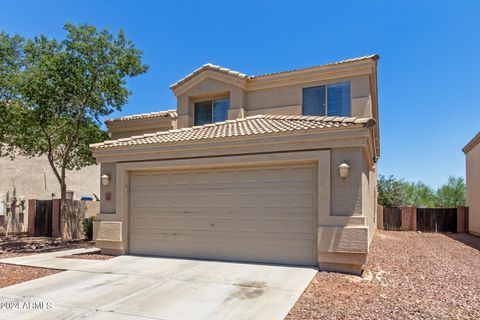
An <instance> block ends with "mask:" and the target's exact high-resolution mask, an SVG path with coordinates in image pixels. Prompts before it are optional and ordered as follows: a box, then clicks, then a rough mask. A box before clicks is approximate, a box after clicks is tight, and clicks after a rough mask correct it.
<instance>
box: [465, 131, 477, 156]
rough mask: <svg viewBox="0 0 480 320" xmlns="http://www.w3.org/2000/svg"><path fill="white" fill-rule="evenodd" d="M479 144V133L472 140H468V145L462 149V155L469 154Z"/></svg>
mask: <svg viewBox="0 0 480 320" xmlns="http://www.w3.org/2000/svg"><path fill="white" fill-rule="evenodd" d="M479 143H480V132H479V133H477V134H476V135H475V137H473V139H472V140H470V142H469V143H467V145H466V146H465V147H463V149H462V151H463V153H464V154H467V153H469V152H470V151H471V150H472V149H473V148H475V147H476V146H477V145H478V144H479Z"/></svg>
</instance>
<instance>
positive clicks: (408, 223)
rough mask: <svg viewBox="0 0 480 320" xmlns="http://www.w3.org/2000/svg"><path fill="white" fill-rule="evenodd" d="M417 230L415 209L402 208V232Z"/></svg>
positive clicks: (410, 207)
mask: <svg viewBox="0 0 480 320" xmlns="http://www.w3.org/2000/svg"><path fill="white" fill-rule="evenodd" d="M416 230H417V208H416V207H413V206H409V207H402V231H416Z"/></svg>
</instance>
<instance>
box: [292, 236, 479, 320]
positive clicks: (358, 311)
mask: <svg viewBox="0 0 480 320" xmlns="http://www.w3.org/2000/svg"><path fill="white" fill-rule="evenodd" d="M479 250H480V238H477V237H474V236H471V235H468V234H450V235H444V234H429V233H417V232H397V231H380V230H379V231H377V233H376V235H375V238H374V240H373V243H372V246H371V252H370V254H369V257H368V260H367V264H366V270H365V272H364V275H363V277H362V278H361V277H356V276H350V275H344V274H339V273H333V272H319V273H318V274H317V276H316V277H315V279H314V280H313V281H312V283H311V284H310V286H309V287H308V288H307V290H306V291H305V293H304V294H303V295H302V296H301V297H300V299H299V300H298V301H297V303H296V305H295V306H294V307H293V308H292V310H291V311H290V313H289V314H288V316H287V318H286V319H288V320H294V319H382V320H383V319H402V320H403V319H480V251H479Z"/></svg>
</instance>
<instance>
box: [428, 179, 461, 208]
mask: <svg viewBox="0 0 480 320" xmlns="http://www.w3.org/2000/svg"><path fill="white" fill-rule="evenodd" d="M465 193H466V187H465V180H464V179H463V178H461V177H453V176H450V177H448V182H447V184H445V185H443V186H441V187H440V188H438V190H437V193H436V199H435V205H436V206H438V207H443V208H455V207H458V206H465Z"/></svg>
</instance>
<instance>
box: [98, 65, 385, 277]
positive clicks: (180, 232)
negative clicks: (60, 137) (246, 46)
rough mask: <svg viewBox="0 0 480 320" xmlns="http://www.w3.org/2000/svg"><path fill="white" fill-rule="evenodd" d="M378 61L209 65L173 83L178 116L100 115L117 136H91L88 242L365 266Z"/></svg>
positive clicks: (344, 267) (328, 266)
mask: <svg viewBox="0 0 480 320" xmlns="http://www.w3.org/2000/svg"><path fill="white" fill-rule="evenodd" d="M377 60H378V56H377V55H372V56H366V57H361V58H355V59H349V60H344V61H341V62H337V63H331V64H326V65H321V66H316V67H310V68H304V69H298V70H292V71H285V72H277V73H272V74H265V75H260V76H248V75H245V74H242V73H240V72H237V71H232V70H229V69H226V68H223V67H218V66H214V65H211V64H207V65H204V66H203V67H201V68H199V69H197V70H196V71H194V72H193V73H192V74H189V75H188V76H186V77H185V78H183V79H181V80H180V81H178V82H177V83H175V84H173V85H172V86H171V89H172V91H173V93H174V94H175V96H176V98H177V110H176V112H177V114H175V113H174V112H172V111H167V112H164V113H163V114H162V113H153V114H146V115H139V116H130V117H124V118H120V119H116V120H114V121H110V122H107V124H108V126H109V128H110V129H114V130H115V132H112V137H113V139H114V140H111V141H105V142H103V143H98V144H93V145H91V149H92V151H93V154H94V156H95V157H96V159H97V161H98V163H100V165H101V174H102V177H103V178H102V179H103V185H102V187H101V194H102V203H101V213H100V214H99V215H98V217H97V221H98V222H97V223H96V224H95V238H96V244H97V246H98V247H99V248H101V249H102V250H103V251H104V252H107V253H112V254H124V253H130V254H143V255H160V256H173V257H188V258H206V259H220V260H233V261H249V262H263V263H279V264H292V265H306V266H319V267H320V268H321V269H324V270H336V271H347V272H354V273H359V272H361V270H362V266H363V264H364V262H365V259H366V256H367V253H368V249H369V245H370V242H371V240H372V237H373V234H374V231H375V211H376V194H377V191H376V181H377V179H376V175H377V174H376V162H377V160H378V157H379V130H378V93H377ZM174 120H175V121H174ZM145 121H152V122H151V123H149V126H148V127H146V128H145V131H143V132H144V133H145V134H142V127H141V124H143V123H145ZM153 122H155V123H157V124H158V128H157V127H156V125H155V124H154V123H153ZM114 123H115V125H114ZM114 126H115V128H114ZM167 126H171V129H170V130H168V131H166V130H167V129H168V128H167ZM123 127H124V128H127V127H128V129H125V130H123V129H121V128H123ZM133 130H134V131H133ZM120 131H121V132H129V134H135V136H132V137H128V138H127V137H126V135H120V134H119V132H120ZM127 135H128V134H127ZM120 137H121V138H120ZM115 138H119V139H115ZM342 176H343V177H342ZM104 199H106V201H103V200H104Z"/></svg>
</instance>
